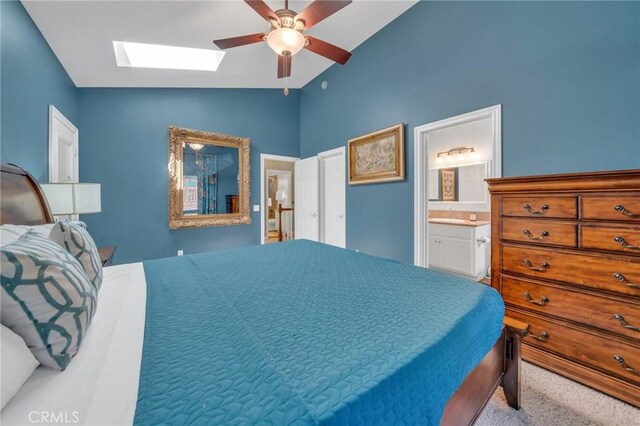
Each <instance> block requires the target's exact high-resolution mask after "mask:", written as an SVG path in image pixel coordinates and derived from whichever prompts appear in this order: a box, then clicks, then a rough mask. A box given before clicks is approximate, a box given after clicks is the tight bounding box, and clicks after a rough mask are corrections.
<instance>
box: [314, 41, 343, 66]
mask: <svg viewBox="0 0 640 426" xmlns="http://www.w3.org/2000/svg"><path fill="white" fill-rule="evenodd" d="M307 40H308V41H309V43H308V44H307V46H306V48H307V49H309V50H310V51H312V52H313V53H317V54H318V55H320V56H324V57H325V58H329V59H331V60H332V61H335V62H337V63H339V64H342V65H344V64H346V63H347V61H348V60H349V58H350V57H351V52H348V51H346V50H344V49H342V48H340V47H338V46H334V45H333V44H331V43H327V42H326V41H322V40H320V39H318V38H315V37H311V36H307Z"/></svg>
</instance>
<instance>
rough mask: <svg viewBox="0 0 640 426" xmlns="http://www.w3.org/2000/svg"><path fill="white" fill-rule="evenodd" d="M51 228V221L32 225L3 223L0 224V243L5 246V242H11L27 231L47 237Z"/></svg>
mask: <svg viewBox="0 0 640 426" xmlns="http://www.w3.org/2000/svg"><path fill="white" fill-rule="evenodd" d="M52 228H53V223H45V224H44V225H32V226H27V225H10V224H4V225H2V226H0V245H3V246H6V245H7V244H11V243H12V242H14V241H15V240H17V239H18V238H20V237H22V236H23V235H24V234H26V233H27V232H29V231H34V232H36V233H38V234H40V235H42V236H43V237H48V236H49V234H50V233H51V229H52Z"/></svg>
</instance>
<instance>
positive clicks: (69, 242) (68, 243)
mask: <svg viewBox="0 0 640 426" xmlns="http://www.w3.org/2000/svg"><path fill="white" fill-rule="evenodd" d="M49 238H51V239H52V240H53V241H55V242H56V243H58V244H60V245H61V246H62V247H64V248H66V249H67V251H68V252H69V253H71V256H73V257H75V258H76V259H78V262H80V264H81V265H82V267H83V268H84V271H85V272H86V273H87V276H88V277H89V280H90V281H91V284H93V287H94V288H95V289H96V291H98V290H100V286H101V285H102V262H101V261H100V253H99V252H98V247H96V243H94V242H93V238H91V235H89V232H88V231H87V230H86V229H84V228H83V227H82V226H80V225H78V224H77V223H74V222H71V221H65V222H58V223H56V225H55V226H54V227H53V229H52V230H51V233H50V234H49Z"/></svg>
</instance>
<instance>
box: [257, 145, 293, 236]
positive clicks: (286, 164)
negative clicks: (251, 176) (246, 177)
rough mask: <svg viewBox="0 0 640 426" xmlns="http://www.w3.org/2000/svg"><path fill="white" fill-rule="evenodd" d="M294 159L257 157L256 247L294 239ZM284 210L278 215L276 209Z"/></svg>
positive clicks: (262, 155)
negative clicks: (258, 219) (258, 169)
mask: <svg viewBox="0 0 640 426" xmlns="http://www.w3.org/2000/svg"><path fill="white" fill-rule="evenodd" d="M297 160H298V158H296V157H287V156H283V155H272V154H261V155H260V243H261V244H269V243H274V242H278V241H286V240H291V239H294V238H295V235H294V232H295V231H294V220H293V212H294V211H293V210H289V209H293V208H294V204H295V175H294V170H295V163H296V161H297ZM280 205H282V207H283V208H284V209H286V210H284V211H282V213H281V214H280V212H279V211H278V207H279V206H280Z"/></svg>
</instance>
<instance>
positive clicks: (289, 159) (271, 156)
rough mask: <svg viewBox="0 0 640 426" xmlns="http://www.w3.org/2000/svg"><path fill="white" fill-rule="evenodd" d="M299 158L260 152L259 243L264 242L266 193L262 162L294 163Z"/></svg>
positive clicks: (264, 170)
mask: <svg viewBox="0 0 640 426" xmlns="http://www.w3.org/2000/svg"><path fill="white" fill-rule="evenodd" d="M299 159H300V158H298V157H288V156H286V155H275V154H260V244H264V243H265V238H264V236H265V235H264V234H265V224H264V221H265V217H266V216H265V212H266V210H265V207H266V205H265V198H264V195H265V193H266V191H265V185H266V180H265V178H264V175H265V172H266V169H265V168H264V162H265V161H266V160H275V161H286V162H289V163H294V164H295V162H296V161H298V160H299ZM293 179H294V174H292V175H291V180H292V182H293Z"/></svg>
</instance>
